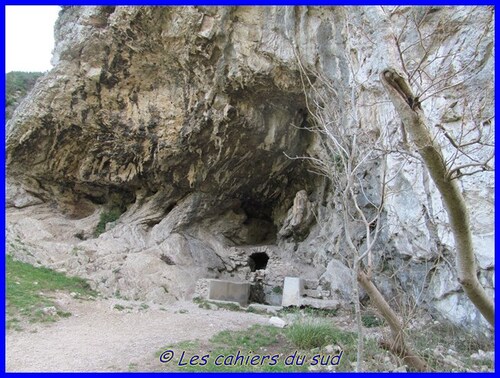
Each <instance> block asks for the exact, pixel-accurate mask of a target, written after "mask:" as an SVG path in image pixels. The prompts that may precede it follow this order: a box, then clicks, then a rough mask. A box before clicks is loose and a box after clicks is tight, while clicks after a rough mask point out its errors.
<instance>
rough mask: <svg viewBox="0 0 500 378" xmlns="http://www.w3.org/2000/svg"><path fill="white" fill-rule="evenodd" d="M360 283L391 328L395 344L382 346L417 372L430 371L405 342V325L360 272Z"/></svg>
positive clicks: (385, 343) (387, 343) (384, 343)
mask: <svg viewBox="0 0 500 378" xmlns="http://www.w3.org/2000/svg"><path fill="white" fill-rule="evenodd" d="M358 281H359V283H360V284H361V286H362V287H363V289H365V291H366V292H367V294H368V295H369V297H370V299H371V301H372V303H373V305H374V306H375V307H376V308H377V310H378V311H379V312H380V315H382V316H383V317H384V319H385V320H386V321H387V323H389V327H390V328H391V333H392V339H393V342H392V343H390V342H387V341H382V342H381V346H382V347H383V348H385V349H388V350H390V351H391V352H393V353H394V354H396V355H397V356H398V357H400V358H401V359H403V361H404V362H405V363H406V364H408V366H410V367H412V368H413V369H415V370H417V371H428V370H429V367H428V366H427V363H426V362H425V361H424V360H423V359H422V358H420V357H419V356H417V355H416V354H415V353H414V352H413V351H412V350H411V349H409V348H408V347H407V346H406V344H405V342H404V334H403V325H402V324H401V321H400V320H399V318H398V316H397V315H396V313H395V312H394V311H393V310H392V308H391V306H389V303H387V301H386V300H385V298H384V297H383V296H382V294H381V293H380V291H379V290H378V289H377V287H376V286H375V285H374V284H373V282H372V281H371V280H370V279H369V278H368V276H367V275H366V274H365V273H364V272H363V271H359V273H358Z"/></svg>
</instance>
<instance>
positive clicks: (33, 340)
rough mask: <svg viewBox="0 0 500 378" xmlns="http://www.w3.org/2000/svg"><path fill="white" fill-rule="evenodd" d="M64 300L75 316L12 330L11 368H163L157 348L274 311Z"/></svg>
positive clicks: (202, 336) (8, 340)
mask: <svg viewBox="0 0 500 378" xmlns="http://www.w3.org/2000/svg"><path fill="white" fill-rule="evenodd" d="M60 302H64V303H61V304H63V306H64V307H65V310H67V311H70V312H71V313H72V314H73V316H71V317H69V318H66V319H62V320H60V321H58V322H56V323H53V324H49V325H37V326H36V328H34V329H32V330H25V331H21V332H17V331H9V332H8V334H7V338H6V346H7V371H24V372H27V371H60V372H63V371H65V372H71V371H85V372H89V371H128V370H129V369H130V368H131V367H132V366H133V368H134V370H136V371H144V370H145V369H148V370H151V369H153V370H154V369H155V366H157V367H158V369H160V368H161V365H160V362H159V361H158V358H157V357H155V353H156V352H157V351H158V350H160V349H161V348H162V347H164V346H166V345H169V344H172V343H176V342H179V341H183V340H194V339H199V340H208V339H209V338H210V337H211V336H212V335H214V334H215V333H217V332H219V331H221V330H224V329H230V330H236V329H245V328H247V327H248V326H250V325H251V324H256V323H260V324H265V323H267V321H268V319H269V316H264V315H258V314H253V313H245V312H232V311H226V310H222V309H220V310H216V311H213V310H204V309H201V308H199V307H198V306H197V305H196V304H194V303H191V302H178V303H175V304H174V305H169V306H164V307H165V308H163V307H159V306H152V307H150V308H146V309H145V308H144V307H146V306H142V307H141V306H140V304H138V303H130V302H127V303H125V302H123V303H122V305H123V306H125V307H132V309H127V308H125V309H123V310H118V309H116V308H115V304H116V303H117V300H98V301H77V300H72V299H71V298H68V297H66V298H62V299H61V300H60Z"/></svg>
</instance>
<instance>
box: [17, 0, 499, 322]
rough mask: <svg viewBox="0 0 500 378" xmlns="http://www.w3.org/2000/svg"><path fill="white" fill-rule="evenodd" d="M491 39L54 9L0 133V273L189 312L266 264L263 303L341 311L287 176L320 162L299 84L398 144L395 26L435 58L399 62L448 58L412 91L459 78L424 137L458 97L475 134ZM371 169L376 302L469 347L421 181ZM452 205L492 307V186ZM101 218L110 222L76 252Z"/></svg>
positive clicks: (487, 89) (198, 14) (304, 189)
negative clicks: (13, 265)
mask: <svg viewBox="0 0 500 378" xmlns="http://www.w3.org/2000/svg"><path fill="white" fill-rule="evenodd" d="M492 19H493V18H492V10H491V9H490V8H487V7H477V8H466V7H450V8H432V9H431V8H409V7H402V8H401V7H385V8H381V7H366V8H365V7H323V8H321V7H320V8H315V7H114V6H112V7H111V6H110V7H64V8H63V10H62V11H61V13H60V16H59V20H58V21H57V25H56V30H55V35H56V47H55V51H54V55H53V63H54V69H53V70H52V71H50V72H49V73H48V74H46V75H45V76H44V77H43V78H41V79H40V80H39V81H38V82H37V85H36V87H35V88H34V90H33V91H32V92H31V94H30V95H29V96H28V98H27V99H26V100H25V101H24V102H23V103H22V104H21V105H20V106H19V108H18V109H17V111H16V113H15V114H14V116H13V118H12V120H11V121H10V122H9V124H8V130H9V132H8V139H7V164H8V178H7V181H8V183H7V184H8V198H7V203H8V206H10V207H9V209H8V224H9V228H8V238H9V241H10V253H13V254H15V255H16V256H17V257H19V258H22V259H24V260H27V261H31V262H38V263H41V264H44V265H50V266H55V267H58V268H60V269H64V270H67V271H71V272H72V273H76V274H80V275H82V276H85V277H88V278H91V279H92V281H93V283H94V285H95V286H96V287H98V288H99V289H100V290H101V291H102V292H104V293H106V294H113V293H115V294H116V293H117V292H119V293H120V294H121V295H125V296H128V297H135V298H145V299H151V300H156V301H169V300H173V299H175V298H179V297H183V296H184V297H185V296H190V295H192V294H193V292H194V290H195V285H196V280H197V279H201V278H208V277H234V278H242V279H248V278H249V277H254V278H255V274H256V272H254V271H253V270H255V269H253V268H252V267H255V261H252V259H253V258H256V257H255V256H259V254H262V253H265V254H267V255H268V257H269V261H268V263H267V266H266V269H265V271H264V272H265V275H266V278H264V284H265V286H266V292H267V293H268V295H269V300H270V301H272V298H271V297H272V295H271V294H272V290H271V289H272V288H273V287H275V286H278V285H281V283H282V280H283V277H284V276H296V275H301V276H304V277H306V278H308V279H311V280H316V284H317V285H319V286H320V287H321V289H325V288H326V289H328V290H327V291H328V292H329V293H330V296H331V297H332V298H337V299H339V300H342V301H344V302H345V303H348V302H349V301H350V287H351V285H350V283H349V282H346V281H349V277H350V271H349V268H348V267H347V266H346V265H348V262H346V261H348V258H347V257H346V256H345V255H344V254H343V250H342V249H343V244H342V243H343V242H342V225H341V222H339V221H338V219H339V218H338V214H337V213H336V209H335V206H334V201H333V198H332V188H331V185H330V183H329V182H327V180H325V179H324V178H323V177H321V176H318V175H316V174H315V173H314V172H313V171H314V169H313V167H312V165H311V164H310V161H309V160H307V159H301V158H297V157H311V156H314V157H318V156H324V154H325V153H326V152H325V149H324V148H323V145H322V144H321V140H322V138H321V135H318V134H317V133H314V132H311V131H310V128H311V126H312V121H313V120H312V118H311V115H310V114H309V112H308V105H310V104H309V103H308V98H309V97H308V96H309V94H308V91H309V90H310V89H309V87H308V86H307V85H305V84H304V83H305V82H307V81H311V82H315V81H316V80H320V81H321V82H327V83H329V88H330V89H331V92H330V97H329V99H330V100H331V102H332V103H335V104H338V106H339V107H340V108H342V109H343V111H344V112H345V117H344V118H343V119H345V120H346V122H347V119H348V118H349V116H348V115H349V112H351V114H352V112H355V113H356V115H357V117H358V119H359V125H363V126H362V127H366V128H368V129H369V130H372V131H373V132H374V133H380V129H381V126H380V125H385V126H384V127H388V128H390V129H391V130H392V131H391V135H392V136H391V138H393V137H397V138H398V139H399V140H401V141H404V130H403V129H402V128H401V127H400V122H399V121H398V119H397V117H396V115H395V112H394V109H393V108H392V107H391V104H390V103H389V102H388V101H387V100H386V98H385V96H384V93H383V89H382V87H381V84H380V82H379V79H378V74H379V72H380V71H381V70H383V69H384V68H386V67H387V66H394V67H397V68H401V60H400V59H399V58H400V57H401V54H402V53H401V51H398V49H397V48H396V45H395V43H394V38H395V37H397V38H399V39H400V41H402V43H403V42H405V43H407V45H408V46H410V45H411V44H412V41H413V40H415V38H417V37H418V35H416V34H415V30H417V29H415V30H413V32H412V31H409V29H408V30H406V31H405V32H404V33H401V32H400V30H405V29H404V27H405V20H406V22H408V20H410V21H411V22H415V25H418V31H424V32H425V33H426V35H427V37H425V36H424V37H421V38H423V39H424V40H425V38H429V36H430V35H432V38H437V37H436V36H438V37H439V38H440V39H439V41H437V44H435V45H432V48H430V47H429V49H430V50H429V51H426V50H425V48H424V47H422V49H423V50H422V49H421V51H418V52H416V53H419V54H424V55H425V54H429V56H430V55H431V54H438V53H440V54H444V55H446V56H448V57H455V58H456V59H455V63H454V64H449V63H448V62H444V63H443V62H441V63H440V62H439V59H438V60H434V61H431V62H430V63H429V64H428V66H426V67H425V72H426V73H428V74H429V75H437V74H443V70H445V69H446V70H448V71H449V70H451V71H453V70H455V71H453V72H458V73H457V75H459V74H460V72H461V71H460V70H461V67H464V66H465V65H466V62H468V61H472V60H473V61H474V67H475V71H474V73H473V74H474V76H473V78H472V79H471V78H469V77H467V78H465V79H464V81H463V83H462V84H460V86H457V87H458V88H455V89H456V92H455V93H456V94H455V95H450V93H449V91H448V92H446V91H444V92H443V93H436V94H434V95H433V96H432V97H430V98H429V99H426V100H427V101H422V106H423V107H424V110H425V111H426V112H427V114H428V117H429V118H430V119H431V121H432V123H433V124H436V125H437V124H439V125H441V126H442V125H444V126H442V127H459V126H456V125H460V122H461V120H462V119H465V118H464V117H465V116H463V115H462V114H461V113H460V109H459V108H460V106H461V105H462V104H463V102H462V99H461V95H462V94H463V93H465V92H466V93H468V94H469V95H470V97H471V98H474V101H476V102H477V104H476V105H477V107H479V108H481V109H482V113H481V114H483V115H484V117H483V118H484V123H483V124H482V126H481V127H483V126H484V129H485V130H486V129H488V130H490V132H491V133H493V131H492V130H493V128H494V126H493V117H494V114H493V87H492V82H493V80H492V78H493V56H492V46H493V44H492V42H493V35H492V27H493V26H492V25H493V24H492ZM443 20H444V21H443ZM443 22H446V24H447V25H448V26H450V25H451V26H450V27H449V28H448V29H446V30H447V31H446V33H441V29H442V28H443V25H444V24H443ZM412 33H413V34H412ZM428 33H430V34H428ZM440 33H441V34H440ZM422 46H424V45H422ZM459 52H460V54H459ZM436 56H437V55H436ZM415 61H418V60H416V58H415V57H414V56H408V57H407V62H408V64H409V65H410V66H411V64H414V63H412V62H415ZM299 63H300V64H299ZM301 67H302V70H301ZM443 67H444V68H443ZM403 68H405V67H403ZM448 71H446V72H448ZM451 71H450V72H451ZM304 73H307V75H306V77H304ZM448 73H449V72H448ZM353 88H356V96H358V97H357V98H358V99H359V101H358V102H357V103H358V104H359V106H356V107H355V108H352V107H351V108H350V106H351V105H352V103H351V96H352V95H353V93H354V92H353ZM349 104H351V105H349ZM457 104H458V105H457ZM486 120H487V121H488V122H487V123H486ZM485 132H486V131H485ZM440 135H441V134H440ZM443 135H444V134H443ZM443 135H441V138H444V136H443ZM410 152H411V151H410ZM388 165H389V171H390V172H391V177H392V181H391V182H390V183H389V187H390V189H391V193H392V194H391V196H390V197H389V198H388V199H387V201H386V206H385V207H386V211H385V215H384V222H385V224H384V231H383V236H382V238H381V242H380V243H379V247H378V248H377V251H376V254H377V257H376V261H377V264H378V265H377V266H378V268H377V269H378V270H379V271H380V273H381V274H380V276H379V277H377V278H376V280H377V281H378V284H379V286H380V287H381V288H382V290H383V291H384V292H385V293H386V294H388V295H394V293H395V292H396V291H397V290H399V289H402V290H404V291H406V292H407V293H408V295H409V297H411V298H412V300H414V301H415V302H416V303H417V304H418V305H422V306H426V307H428V308H429V309H431V310H432V311H435V312H436V313H437V314H441V315H442V316H445V317H447V318H448V319H451V320H452V321H454V322H455V323H459V324H467V325H471V326H474V327H475V328H476V329H478V330H480V329H481V330H482V329H486V325H485V323H484V322H483V321H482V320H481V318H480V316H479V315H478V314H477V312H476V311H474V309H473V308H472V307H471V305H470V303H469V302H468V301H467V299H466V298H465V297H464V296H463V294H461V293H460V288H459V285H458V283H457V282H456V280H455V278H454V277H455V270H454V264H453V240H452V239H451V238H450V235H449V230H448V228H447V226H446V214H445V213H444V211H443V207H442V204H441V202H440V198H439V196H438V194H437V192H436V191H435V189H434V187H433V186H432V184H431V183H429V180H428V178H427V176H426V174H425V170H424V169H422V166H421V164H420V163H419V162H418V161H415V160H408V159H407V158H406V157H405V154H401V153H396V154H393V155H390V157H389V160H388ZM375 172H376V169H375V168H374V170H370V169H367V171H366V173H365V179H364V181H363V183H362V189H363V190H366V191H367V192H370V190H373V188H374V187H375V186H376V185H374V183H375V182H376V181H377V176H376V175H375ZM462 185H463V189H464V191H465V194H466V197H467V199H468V200H469V205H470V208H471V214H472V218H473V224H474V230H473V232H474V235H475V238H476V242H477V245H476V249H477V254H478V258H479V265H480V267H481V272H480V276H481V279H482V281H483V283H484V284H485V285H487V286H489V287H490V289H489V290H490V292H491V294H492V295H493V286H492V285H493V279H492V277H493V188H494V186H493V177H492V175H491V174H489V173H488V172H484V173H479V174H478V175H474V176H465V177H464V179H463V180H462ZM112 208H118V209H119V210H120V212H121V213H122V214H121V216H120V217H119V219H118V220H116V221H115V222H114V223H108V225H107V227H106V232H104V233H103V234H101V235H99V236H98V235H96V234H94V230H95V227H96V225H97V223H98V222H99V214H100V213H102V212H106V211H109V210H110V209H112ZM353 232H354V233H356V232H357V231H356V230H353ZM360 235H361V234H360ZM359 238H360V240H359V243H360V244H362V243H363V240H362V237H361V236H359ZM27 250H29V251H30V252H29V253H26V251H27ZM252 256H254V257H252ZM346 258H347V260H346Z"/></svg>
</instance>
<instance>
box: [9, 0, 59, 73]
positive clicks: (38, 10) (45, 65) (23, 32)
mask: <svg viewBox="0 0 500 378" xmlns="http://www.w3.org/2000/svg"><path fill="white" fill-rule="evenodd" d="M60 9H61V8H60V7H58V6H38V5H36V6H35V5H26V6H6V7H5V71H6V72H10V71H29V72H45V71H48V70H50V69H51V68H52V65H51V64H50V59H51V57H52V49H53V48H54V23H55V22H56V20H57V15H58V13H59V10H60Z"/></svg>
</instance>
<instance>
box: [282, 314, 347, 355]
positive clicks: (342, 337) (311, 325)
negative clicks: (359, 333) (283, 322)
mask: <svg viewBox="0 0 500 378" xmlns="http://www.w3.org/2000/svg"><path fill="white" fill-rule="evenodd" d="M286 334H287V337H288V338H289V339H290V341H292V342H293V344H294V345H295V346H296V347H297V348H300V349H313V348H321V347H324V346H326V345H330V344H333V345H340V344H348V345H352V344H354V343H355V342H356V335H355V334H354V333H352V332H345V331H342V330H339V329H338V328H336V327H334V326H333V324H331V323H329V322H327V321H325V320H322V319H306V320H301V321H299V322H296V323H294V324H292V325H291V326H290V327H289V328H287V330H286Z"/></svg>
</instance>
